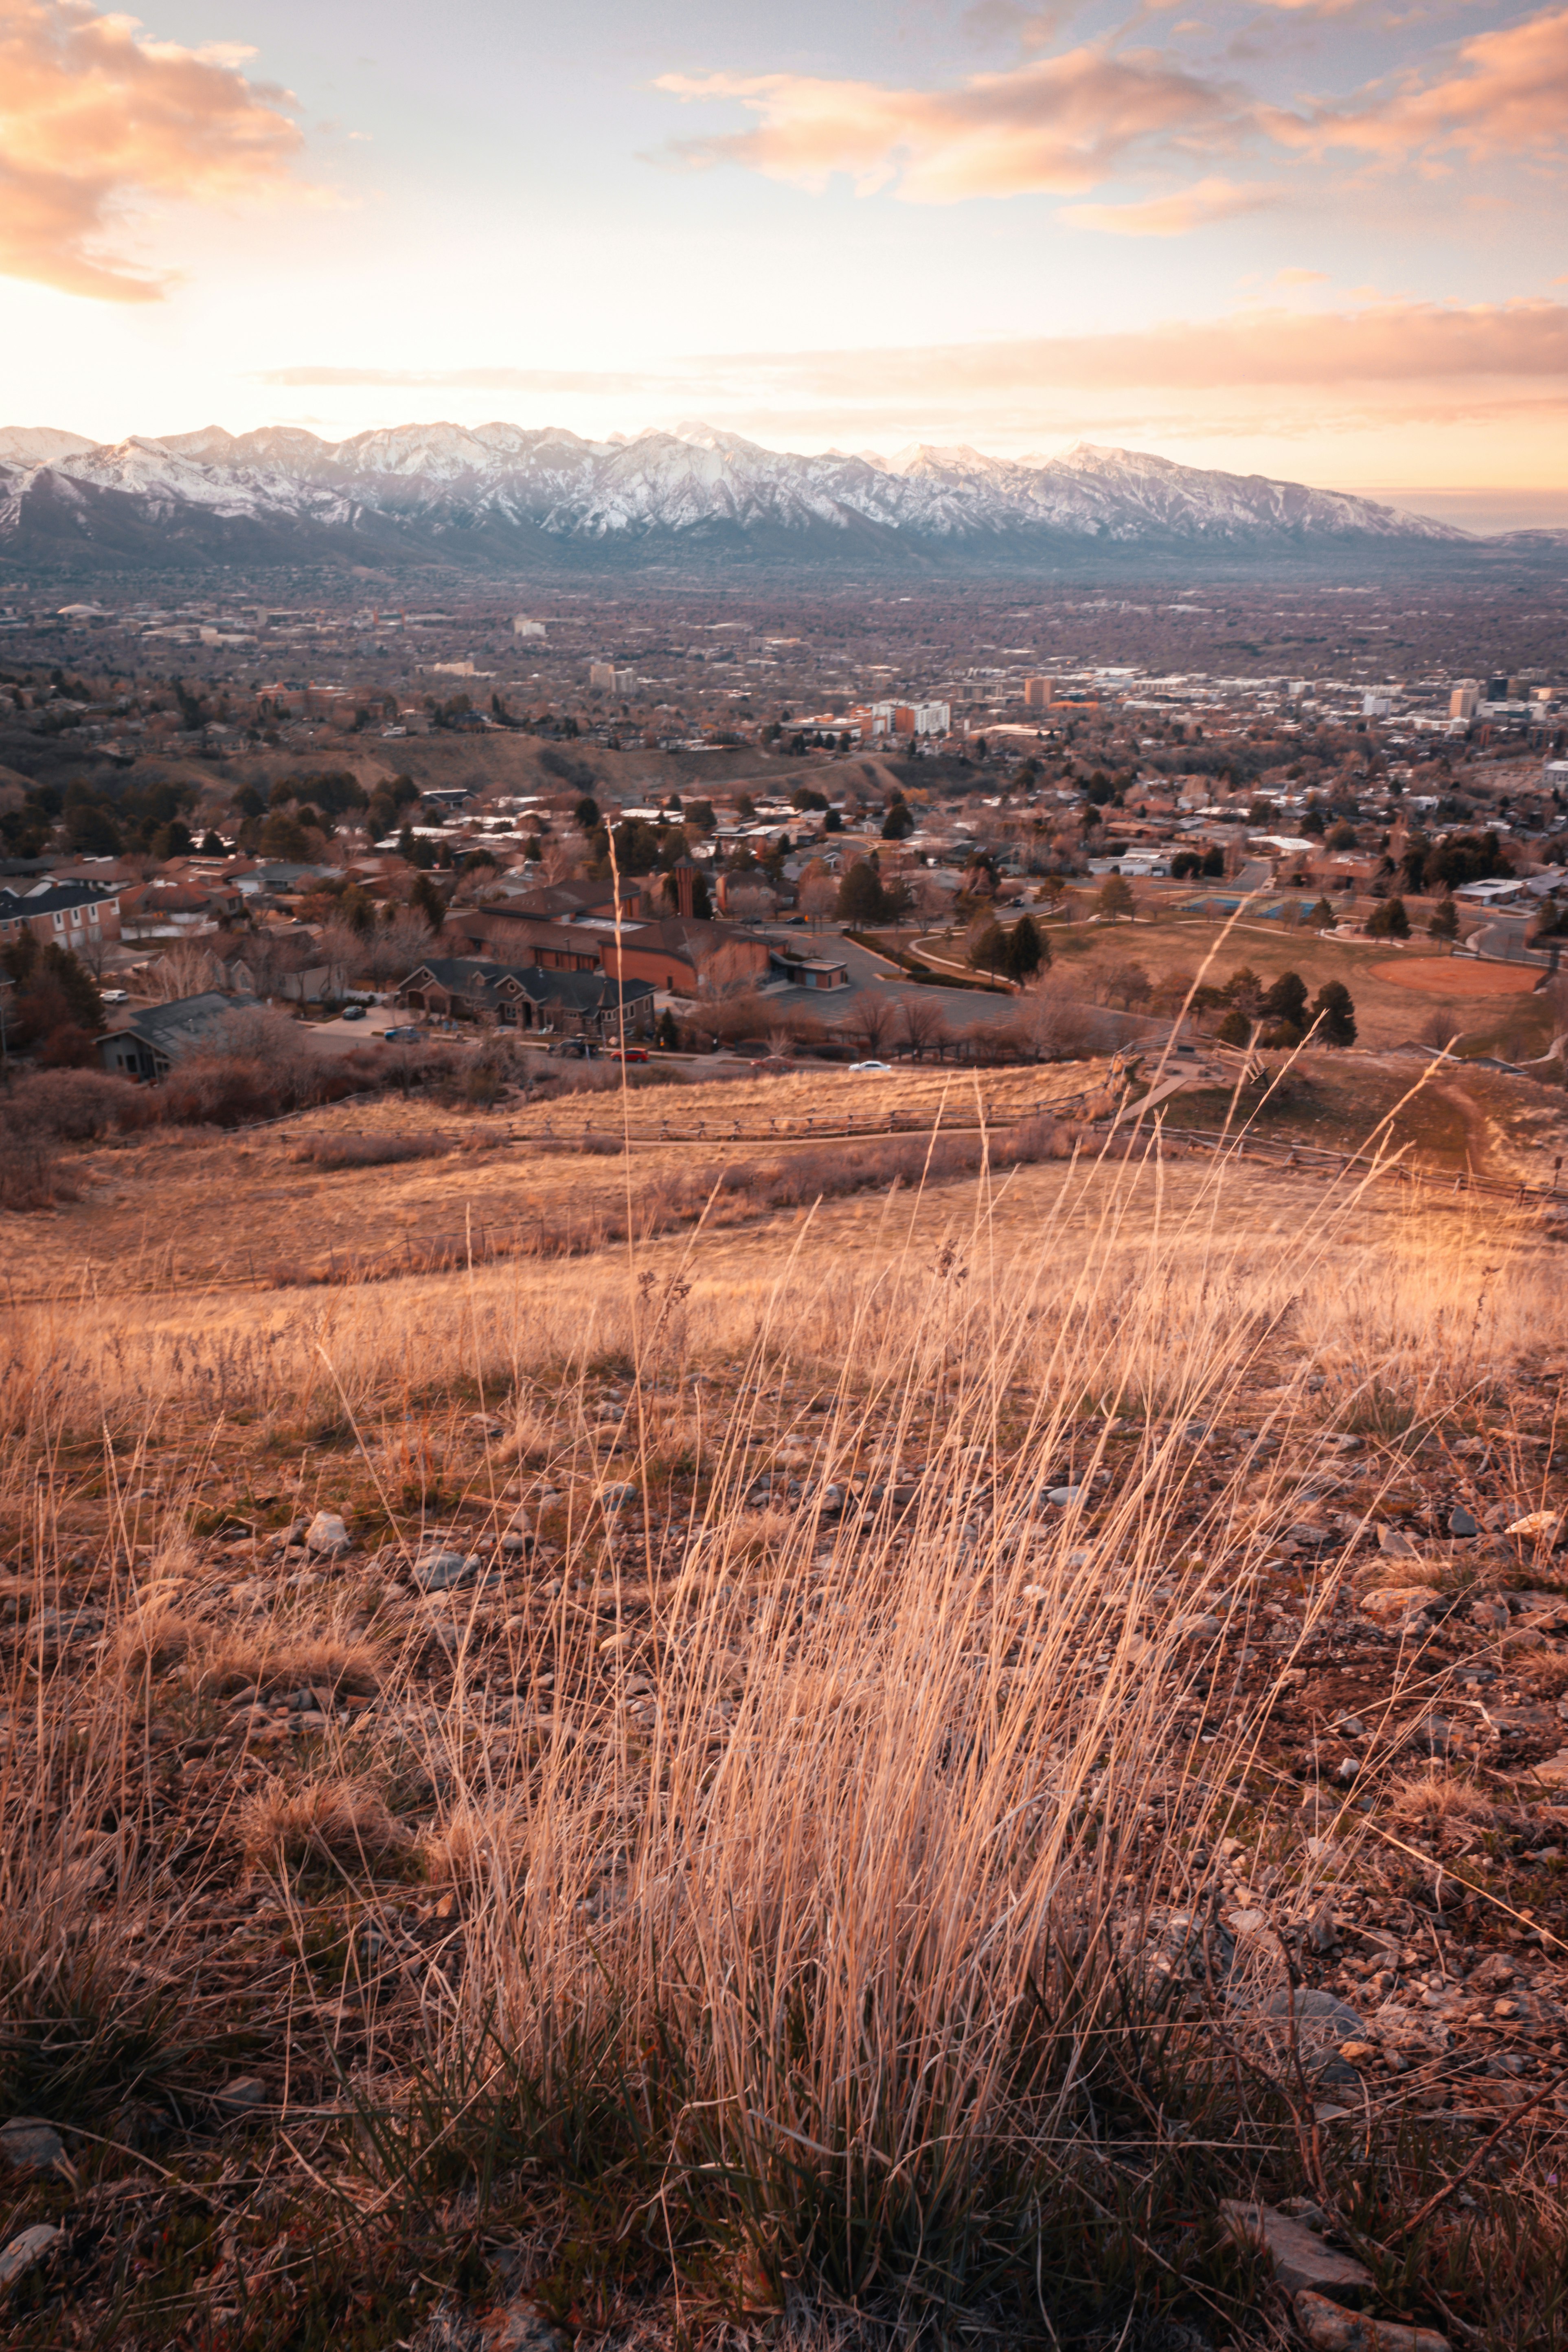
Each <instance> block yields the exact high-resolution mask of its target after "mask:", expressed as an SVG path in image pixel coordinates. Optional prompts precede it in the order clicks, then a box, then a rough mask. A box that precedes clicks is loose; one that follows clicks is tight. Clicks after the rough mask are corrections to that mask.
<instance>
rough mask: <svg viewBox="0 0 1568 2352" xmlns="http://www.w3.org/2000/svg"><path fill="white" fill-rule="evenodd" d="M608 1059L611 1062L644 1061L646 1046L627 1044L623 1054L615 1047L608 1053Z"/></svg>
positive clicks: (645, 1059)
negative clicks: (614, 1049) (610, 1053)
mask: <svg viewBox="0 0 1568 2352" xmlns="http://www.w3.org/2000/svg"><path fill="white" fill-rule="evenodd" d="M610 1059H611V1061H612V1062H646V1061H647V1046H646V1045H628V1046H627V1047H626V1052H625V1053H624V1054H623V1053H622V1052H621V1051H620V1050H619V1048H618V1047H617V1048H616V1051H615V1052H614V1053H612V1055H610Z"/></svg>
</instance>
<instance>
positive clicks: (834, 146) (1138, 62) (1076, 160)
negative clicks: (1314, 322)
mask: <svg viewBox="0 0 1568 2352" xmlns="http://www.w3.org/2000/svg"><path fill="white" fill-rule="evenodd" d="M658 88H659V89H663V90H668V92H669V93H670V94H671V96H673V97H676V98H679V99H682V100H687V101H696V100H722V99H730V100H736V101H738V102H739V103H740V104H741V105H742V107H744V108H745V110H747V112H748V113H750V114H752V116H754V117H755V118H756V128H755V129H753V130H751V131H735V132H731V133H728V134H724V133H720V134H715V135H713V136H710V137H706V138H699V139H690V140H682V141H679V142H677V145H676V151H675V152H676V153H677V154H678V156H679V158H680V159H681V160H682V161H684V162H686V163H690V164H697V165H701V164H710V163H742V164H745V165H748V166H749V167H750V168H751V169H752V170H753V171H756V172H761V173H763V174H764V175H765V176H766V177H767V178H769V179H774V180H784V181H787V182H790V183H791V184H794V185H795V186H797V187H804V188H809V189H813V190H819V189H821V188H823V187H825V186H826V184H827V183H828V182H829V181H830V180H831V179H833V178H834V177H835V176H836V175H837V174H840V173H842V174H843V175H845V176H846V177H847V178H848V179H849V180H850V181H852V182H853V184H854V185H855V187H856V190H857V192H858V194H862V195H866V194H873V193H874V192H875V191H877V190H878V189H880V188H885V187H889V186H890V187H893V188H894V189H895V192H896V194H898V195H900V197H902V198H903V199H904V201H905V202H906V203H910V204H953V203H956V202H959V201H960V200H962V199H963V198H964V197H969V196H1010V195H1020V194H1047V195H1080V194H1084V193H1085V192H1086V191H1087V190H1089V189H1090V188H1092V187H1095V186H1098V185H1099V184H1100V182H1101V181H1103V180H1104V179H1106V178H1107V177H1108V176H1109V175H1110V173H1111V172H1112V171H1114V170H1115V169H1116V168H1117V167H1118V166H1119V165H1121V164H1122V163H1124V162H1125V161H1126V160H1127V159H1128V158H1129V157H1130V156H1131V155H1133V154H1134V153H1135V152H1137V151H1139V150H1140V149H1145V148H1148V147H1150V146H1153V145H1169V144H1171V143H1175V144H1177V145H1187V144H1191V145H1197V144H1200V143H1201V144H1202V146H1203V147H1204V148H1205V150H1206V151H1208V152H1212V151H1213V149H1214V148H1215V146H1216V145H1220V144H1224V143H1228V142H1230V141H1231V140H1232V139H1233V138H1234V136H1235V135H1236V133H1237V131H1238V130H1239V129H1240V127H1241V126H1242V124H1243V123H1244V121H1245V120H1246V119H1247V111H1248V110H1247V108H1246V106H1245V105H1243V104H1242V103H1240V102H1239V101H1238V100H1237V96H1236V94H1235V93H1234V92H1232V91H1230V90H1228V89H1224V88H1222V87H1221V86H1220V85H1219V84H1217V83H1213V82H1208V81H1205V80H1202V79H1199V78H1198V77H1197V76H1196V75H1194V74H1190V73H1187V72H1185V71H1184V70H1183V69H1182V68H1179V67H1175V66H1172V65H1170V64H1168V63H1166V62H1165V61H1164V60H1163V58H1161V57H1160V56H1159V55H1158V54H1157V53H1155V52H1153V51H1151V50H1139V51H1125V52H1123V53H1122V54H1121V56H1119V57H1114V58H1112V57H1108V56H1107V55H1105V54H1104V52H1103V51H1101V50H1100V49H1098V48H1093V47H1082V48H1077V49H1071V50H1068V51H1067V52H1066V53H1065V54H1064V55H1063V56H1061V57H1057V58H1043V59H1040V60H1037V61H1036V62H1033V63H1031V64H1028V65H1025V66H1020V67H1018V68H1016V70H1015V71H1013V72H1010V73H1000V74H976V75H974V76H973V77H972V78H971V79H969V80H967V81H965V82H964V83H963V85H962V86H961V87H960V88H959V89H947V90H919V89H887V88H884V87H883V86H881V85H880V84H879V83H876V82H859V81H830V80H826V79H812V78H810V77H807V76H804V75H799V74H757V75H750V76H746V75H737V74H705V75H700V76H689V75H685V74H665V75H663V76H661V77H660V79H659V81H658Z"/></svg>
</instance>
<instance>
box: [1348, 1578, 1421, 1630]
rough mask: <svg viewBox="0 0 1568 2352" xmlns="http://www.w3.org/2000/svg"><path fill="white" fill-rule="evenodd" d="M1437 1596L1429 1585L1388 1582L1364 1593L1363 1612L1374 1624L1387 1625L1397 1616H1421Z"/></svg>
mask: <svg viewBox="0 0 1568 2352" xmlns="http://www.w3.org/2000/svg"><path fill="white" fill-rule="evenodd" d="M1435 1599H1436V1594H1435V1593H1434V1592H1433V1591H1432V1590H1431V1587H1430V1586H1429V1585H1425V1584H1386V1585H1384V1586H1383V1587H1382V1588H1381V1589H1380V1590H1379V1591H1375V1592H1363V1594H1362V1597H1361V1602H1360V1607H1361V1613H1362V1615H1363V1617H1370V1618H1371V1619H1372V1621H1373V1624H1376V1625H1385V1624H1387V1623H1388V1622H1390V1621H1391V1620H1392V1619H1394V1618H1396V1617H1398V1618H1404V1617H1415V1616H1420V1615H1421V1614H1422V1612H1424V1611H1426V1610H1427V1609H1429V1608H1430V1607H1431V1606H1432V1603H1433V1601H1435Z"/></svg>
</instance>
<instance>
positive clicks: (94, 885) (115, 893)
mask: <svg viewBox="0 0 1568 2352" xmlns="http://www.w3.org/2000/svg"><path fill="white" fill-rule="evenodd" d="M124 892H125V885H124V883H123V882H40V883H36V884H35V885H34V887H33V888H32V889H30V890H0V923H7V922H14V921H15V920H16V918H17V917H18V916H22V915H25V916H26V917H28V918H29V919H30V918H31V917H33V916H34V915H52V914H55V913H57V912H58V911H59V910H61V909H63V908H67V907H88V906H102V904H103V902H104V900H105V899H106V898H121V897H123V896H124Z"/></svg>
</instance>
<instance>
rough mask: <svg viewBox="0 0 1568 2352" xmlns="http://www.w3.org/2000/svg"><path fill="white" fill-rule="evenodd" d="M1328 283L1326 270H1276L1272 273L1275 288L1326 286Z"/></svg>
mask: <svg viewBox="0 0 1568 2352" xmlns="http://www.w3.org/2000/svg"><path fill="white" fill-rule="evenodd" d="M1328 282H1329V273H1328V271H1327V270H1326V269H1277V270H1276V271H1275V273H1274V283H1275V285H1276V286H1326V285H1327V284H1328Z"/></svg>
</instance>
